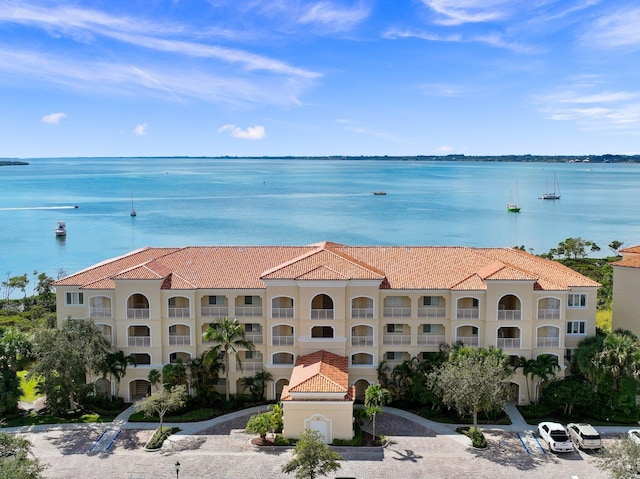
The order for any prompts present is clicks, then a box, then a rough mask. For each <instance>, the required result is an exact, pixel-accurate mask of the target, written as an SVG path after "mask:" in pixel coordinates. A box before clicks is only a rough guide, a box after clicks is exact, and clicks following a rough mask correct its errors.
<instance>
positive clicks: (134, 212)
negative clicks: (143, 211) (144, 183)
mask: <svg viewBox="0 0 640 479" xmlns="http://www.w3.org/2000/svg"><path fill="white" fill-rule="evenodd" d="M130 214H131V216H136V215H137V214H138V213H136V210H135V208H134V207H133V193H131V213H130Z"/></svg>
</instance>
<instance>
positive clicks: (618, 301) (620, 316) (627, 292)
mask: <svg viewBox="0 0 640 479" xmlns="http://www.w3.org/2000/svg"><path fill="white" fill-rule="evenodd" d="M619 252H620V254H621V255H622V259H621V260H620V261H616V262H615V263H612V266H613V284H614V285H615V287H614V288H613V305H612V320H611V327H612V330H616V329H627V330H629V331H632V332H634V333H635V334H636V335H638V336H640V246H632V247H629V248H624V249H621V250H620V251H619Z"/></svg>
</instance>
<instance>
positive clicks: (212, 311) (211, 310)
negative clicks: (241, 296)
mask: <svg viewBox="0 0 640 479" xmlns="http://www.w3.org/2000/svg"><path fill="white" fill-rule="evenodd" d="M200 314H201V315H202V316H203V317H205V318H224V317H226V316H228V315H229V308H228V307H226V306H202V307H201V308H200Z"/></svg>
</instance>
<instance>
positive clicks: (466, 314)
mask: <svg viewBox="0 0 640 479" xmlns="http://www.w3.org/2000/svg"><path fill="white" fill-rule="evenodd" d="M479 317H480V309H479V308H458V310H457V311H456V319H478V318H479Z"/></svg>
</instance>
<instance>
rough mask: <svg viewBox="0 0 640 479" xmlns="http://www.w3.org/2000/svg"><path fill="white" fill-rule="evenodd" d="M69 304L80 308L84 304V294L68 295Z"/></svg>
mask: <svg viewBox="0 0 640 479" xmlns="http://www.w3.org/2000/svg"><path fill="white" fill-rule="evenodd" d="M66 300H67V304H68V305H71V306H79V305H82V304H84V293H67V294H66Z"/></svg>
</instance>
